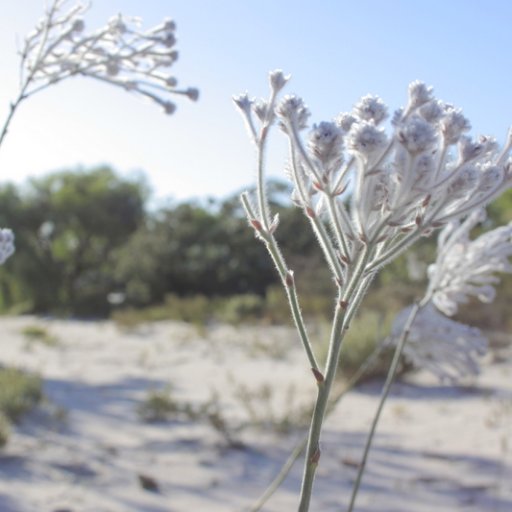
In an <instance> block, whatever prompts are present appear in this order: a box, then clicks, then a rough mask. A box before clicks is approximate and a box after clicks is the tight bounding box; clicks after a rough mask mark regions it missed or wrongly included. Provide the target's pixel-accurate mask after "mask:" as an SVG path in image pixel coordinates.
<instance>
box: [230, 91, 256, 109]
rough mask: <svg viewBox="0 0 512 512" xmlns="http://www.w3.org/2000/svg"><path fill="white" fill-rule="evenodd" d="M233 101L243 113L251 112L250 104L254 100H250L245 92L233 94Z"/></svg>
mask: <svg viewBox="0 0 512 512" xmlns="http://www.w3.org/2000/svg"><path fill="white" fill-rule="evenodd" d="M233 101H234V102H235V105H236V106H237V107H238V108H239V109H240V110H241V111H242V112H243V113H244V114H245V115H250V114H251V106H252V104H253V103H254V100H251V99H250V98H249V95H248V94H247V93H246V92H245V93H244V94H239V95H238V96H233Z"/></svg>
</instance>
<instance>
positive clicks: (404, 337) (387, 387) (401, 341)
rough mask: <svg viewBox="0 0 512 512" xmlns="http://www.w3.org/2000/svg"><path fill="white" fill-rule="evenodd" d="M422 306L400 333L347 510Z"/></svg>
mask: <svg viewBox="0 0 512 512" xmlns="http://www.w3.org/2000/svg"><path fill="white" fill-rule="evenodd" d="M422 307H423V303H416V304H414V306H413V307H412V309H411V312H410V313H409V316H408V317H407V321H406V323H405V325H404V328H403V330H402V333H401V335H400V338H399V340H398V343H397V346H396V349H395V352H394V354H393V360H392V362H391V366H390V367H389V371H388V374H387V377H386V381H385V383H384V387H383V388H382V394H381V397H380V401H379V405H378V407H377V411H376V412H375V416H374V418H373V421H372V424H371V427H370V431H369V432H368V437H367V439H366V443H365V446H364V450H363V456H362V459H361V463H360V464H359V470H358V472H357V478H356V481H355V483H354V487H353V489H352V496H351V498H350V504H349V507H348V509H347V512H353V510H354V506H355V502H356V498H357V494H358V492H359V488H360V486H361V480H362V478H363V475H364V471H365V468H366V461H367V459H368V454H369V452H370V448H371V445H372V441H373V437H374V435H375V431H376V429H377V424H378V422H379V419H380V416H381V413H382V410H383V408H384V404H385V402H386V399H387V397H388V395H389V391H390V389H391V385H392V384H393V381H394V378H395V375H396V371H397V369H398V364H399V362H400V357H401V355H402V352H403V349H404V346H405V344H406V342H407V339H408V337H409V333H410V330H411V327H412V324H413V323H414V320H415V319H416V316H417V314H418V312H419V310H420V309H421V308H422Z"/></svg>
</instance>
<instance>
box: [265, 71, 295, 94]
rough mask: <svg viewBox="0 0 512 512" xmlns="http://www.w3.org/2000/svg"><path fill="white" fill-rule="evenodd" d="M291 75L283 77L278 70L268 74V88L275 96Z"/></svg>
mask: <svg viewBox="0 0 512 512" xmlns="http://www.w3.org/2000/svg"><path fill="white" fill-rule="evenodd" d="M290 78H291V75H287V76H285V75H284V73H283V72H282V71H281V70H280V69H276V70H275V71H271V72H270V74H269V80H270V87H271V89H272V91H273V92H274V93H275V94H277V93H278V92H279V91H280V90H281V89H282V88H283V87H284V86H285V85H286V82H288V80H290Z"/></svg>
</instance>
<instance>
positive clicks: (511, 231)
mask: <svg viewBox="0 0 512 512" xmlns="http://www.w3.org/2000/svg"><path fill="white" fill-rule="evenodd" d="M484 218H485V214H484V212H483V211H476V212H473V213H472V214H471V215H470V216H469V217H468V218H467V219H466V220H465V221H464V222H460V221H454V222H451V223H450V224H448V225H447V226H446V227H445V228H444V229H443V230H442V231H441V233H440V234H439V239H438V256H437V260H436V262H435V263H434V264H433V265H431V266H430V267H429V269H428V275H429V280H430V285H429V294H431V295H432V302H433V303H434V304H435V306H436V307H437V308H438V309H439V310H440V311H442V312H443V313H444V314H445V315H448V316H452V315H455V314H456V313H457V311H458V307H459V304H464V303H466V302H467V301H468V299H469V297H471V296H473V297H476V298H477V299H478V300H480V301H482V302H492V301H493V300H494V297H495V295H496V290H495V288H494V286H495V285H496V283H498V282H499V278H498V277H497V276H496V275H495V274H496V273H512V265H511V263H510V261H509V258H510V257H511V256H512V223H510V224H508V225H506V226H500V227H498V228H495V229H493V230H491V231H487V232H485V233H483V234H482V235H480V236H479V237H477V238H475V239H474V240H471V239H470V236H469V234H470V231H471V229H472V228H473V227H474V226H475V225H476V224H477V223H479V222H481V221H482V220H483V219H484Z"/></svg>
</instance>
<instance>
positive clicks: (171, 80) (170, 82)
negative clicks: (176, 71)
mask: <svg viewBox="0 0 512 512" xmlns="http://www.w3.org/2000/svg"><path fill="white" fill-rule="evenodd" d="M165 85H166V86H167V87H176V86H177V85H178V80H177V79H176V77H174V76H168V77H167V78H166V79H165Z"/></svg>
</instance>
